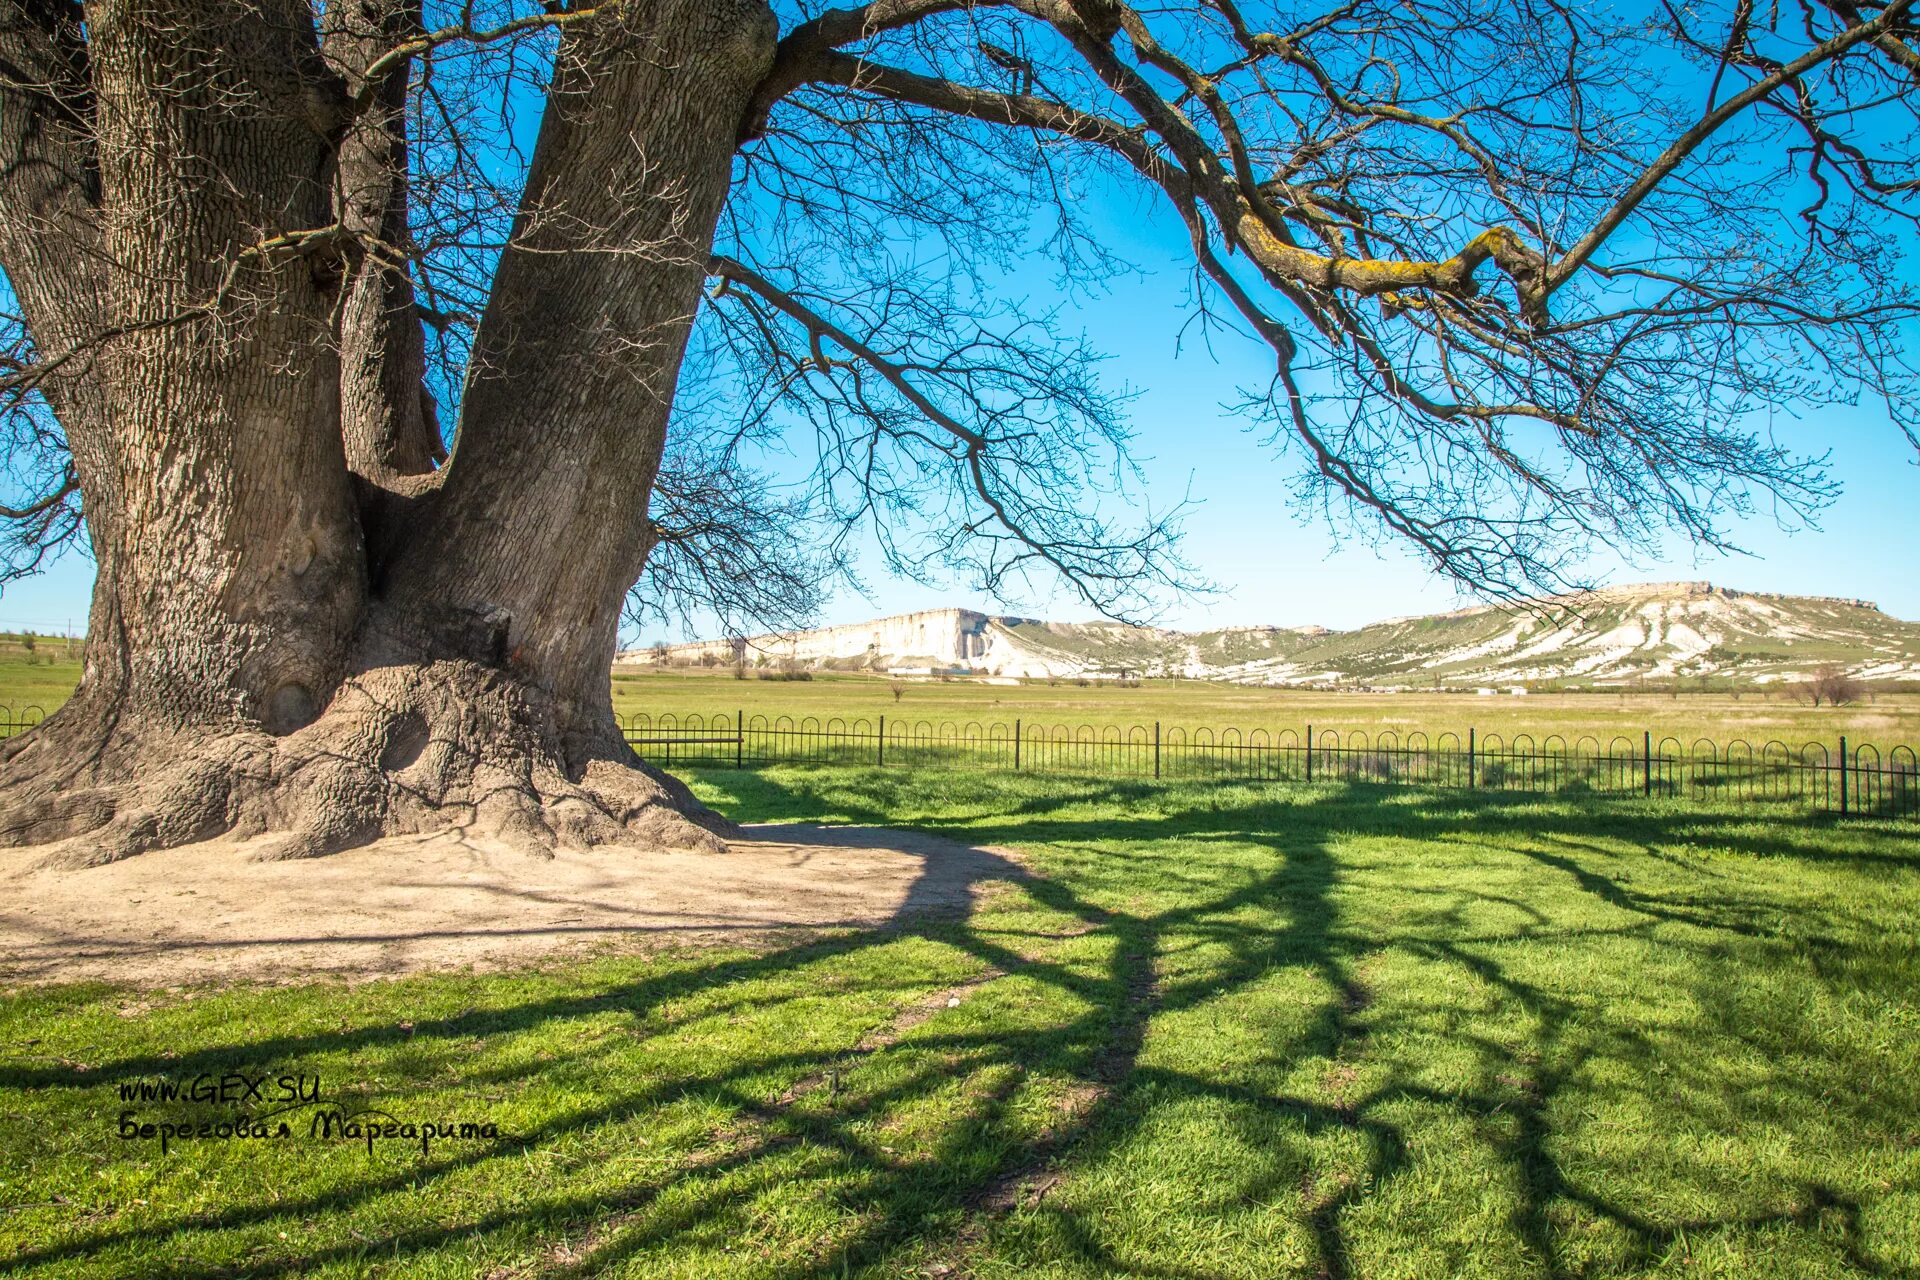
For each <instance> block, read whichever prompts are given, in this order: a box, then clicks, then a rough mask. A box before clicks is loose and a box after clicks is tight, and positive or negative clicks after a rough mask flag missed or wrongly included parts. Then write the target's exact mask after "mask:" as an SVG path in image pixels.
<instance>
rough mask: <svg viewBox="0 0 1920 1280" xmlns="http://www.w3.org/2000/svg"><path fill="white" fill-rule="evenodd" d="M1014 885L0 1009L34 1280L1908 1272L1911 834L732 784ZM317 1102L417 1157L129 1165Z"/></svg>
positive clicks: (1560, 815)
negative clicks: (533, 955) (201, 1134)
mask: <svg viewBox="0 0 1920 1280" xmlns="http://www.w3.org/2000/svg"><path fill="white" fill-rule="evenodd" d="M693 781H694V784H695V786H696V788H697V789H698V790H699V791H700V793H701V794H702V795H703V796H704V797H705V798H707V799H708V800H709V801H711V802H713V803H716V804H718V805H720V806H722V807H723V808H724V809H726V810H727V811H728V812H729V813H731V814H733V815H735V816H736V817H741V818H748V819H809V820H824V821H836V820H850V821H857V822H884V823H892V824H911V825H914V826H917V827H921V828H925V829H929V830H934V831H939V832H943V833H946V834H948V835H951V836H955V837H958V838H960V839H963V840H967V841H971V842H975V843H978V844H982V845H993V846H1005V847H1010V848H1011V849H1013V850H1015V851H1016V853H1015V855H1014V856H1015V857H1016V858H1017V860H1018V862H1019V863H1020V865H1021V866H1022V867H1023V868H1024V869H1025V872H1026V876H1025V878H1024V879H1021V880H1017V881H1015V882H1012V883H1000V884H994V885H989V886H982V889H981V892H980V894H979V895H978V897H977V899H976V902H975V905H974V907H973V909H972V910H971V911H970V912H969V913H968V914H967V915H966V917H965V918H963V919H944V920H942V919H932V918H927V917H909V918H902V919H899V920H898V921H897V922H896V923H895V924H894V925H893V926H892V927H888V928H883V929H877V930H869V931H858V932H838V933H829V934H825V935H821V936H814V937H807V938H793V939H789V940H787V942H786V943H785V944H784V945H780V946H777V947H774V948H772V949H761V950H743V949H735V950H727V951H706V952H696V951H681V952H669V953H661V954H655V955H653V956H651V957H647V956H616V955H609V956H607V957H605V958H602V959H599V960H596V961H592V962H588V963H584V964H574V965H572V966H569V967H551V968H548V969H545V970H539V971H533V972H523V973H512V974H502V975H496V976H472V975H452V976H440V977H418V978H411V979H406V980H401V981H393V982H376V983H361V984H357V985H347V984H344V983H338V982H317V983H307V984H304V985H301V986H296V987H286V988H251V987H237V988H228V989H215V988H200V989H174V990H167V991H161V992H134V991H129V990H121V989H115V988H112V987H106V986H97V985H96V986H85V987H65V988H53V989H16V990H11V991H7V992H5V993H4V995H3V996H0V1045H4V1050H0V1054H3V1055H4V1056H0V1090H3V1091H4V1094H3V1096H0V1107H4V1115H5V1117H6V1119H5V1123H4V1124H0V1257H5V1258H10V1259H11V1268H12V1271H11V1273H12V1274H16V1275H23V1276H37V1277H55V1276H59V1277H95V1276H97V1277H103V1278H106V1277H111V1278H113V1280H121V1278H123V1277H147V1276H152V1277H160V1276H165V1277H209V1278H210V1277H216V1276H249V1277H276V1276H302V1277H308V1276H326V1277H347V1276H355V1277H361V1276H366V1277H371V1276H382V1277H403V1276H404V1277H448V1278H453V1277H459V1278H461V1280H470V1278H472V1277H482V1276H484V1277H490V1278H493V1280H508V1278H509V1277H559V1276H568V1277H572V1276H587V1275H594V1276H623V1277H645V1278H647V1280H664V1278H667V1277H689V1278H698V1280H710V1278H712V1277H769V1278H772V1277H780V1278H783V1280H798V1278H800V1277H822V1278H825V1277H841V1276H859V1277H903V1278H904V1277H929V1276H977V1277H1004V1278H1008V1280H1011V1278H1013V1277H1022V1278H1025V1277H1060V1278H1065V1277H1076V1278H1079V1277H1084V1278H1086V1280H1096V1278H1099V1280H1106V1278H1110V1277H1122V1276H1135V1277H1195V1278H1197V1277H1208V1278H1221V1277H1258V1278H1260V1280H1271V1278H1273V1277H1302V1278H1305V1277H1330V1276H1331V1277H1409V1278H1413V1277H1418V1278H1420V1280H1429V1278H1430V1277H1436V1276H1448V1277H1456V1276H1474V1277H1536V1276H1537V1277H1562V1276H1580V1277H1616V1276H1618V1277H1625V1276H1651V1275H1658V1276H1717V1277H1739V1278H1742V1280H1754V1278H1759V1280H1769V1278H1778V1280H1812V1278H1816V1277H1842V1276H1889V1277H1892V1276H1913V1275H1915V1274H1916V1273H1920V1047H1916V1046H1920V945H1917V944H1916V939H1915V935H1914V930H1913V921H1914V919H1915V918H1916V914H1920V847H1917V846H1916V843H1915V842H1914V840H1913V838H1912V832H1911V828H1905V829H1901V828H1895V827H1892V826H1878V825H1874V824H1863V823H1851V824H1833V823H1815V822H1806V821H1801V822H1795V823H1788V822H1784V821H1776V820H1775V819H1774V818H1773V817H1772V816H1770V815H1768V814H1766V813H1765V812H1762V811H1756V810H1747V811H1742V812H1732V811H1720V812H1701V811H1693V810H1690V811H1682V810H1679V809H1673V808H1668V807H1664V806H1662V805H1661V804H1660V803H1659V802H1654V803H1653V804H1645V805H1643V804H1636V805H1631V806H1627V805H1620V806H1609V805H1605V804H1601V803H1595V802H1587V803H1585V804H1582V803H1577V802H1571V801H1568V802H1561V801H1552V802H1540V801H1535V802H1519V801H1514V800H1504V799H1501V798H1498V797H1490V796H1485V795H1465V794H1457V793H1456V794H1445V795H1439V794H1432V793H1426V792H1421V791H1414V790H1405V791H1395V792H1390V793H1389V792H1381V791H1374V790H1365V789H1359V790H1349V789H1344V788H1339V787H1320V788H1316V789H1297V788H1296V789H1284V788H1263V789H1253V788H1224V787H1214V786H1193V787H1183V786H1167V787H1163V788H1154V787H1144V786H1131V785H1113V784H1105V783H1099V782H1092V781H1071V780H1062V779H1042V778H1035V777H1019V778H1004V777H1000V778H992V779H982V778H977V777H970V776H968V775H965V774H951V775H927V774H922V775H910V774H901V773H897V772H888V773H882V772H879V771H867V770H809V769H796V768H786V769H778V770H769V771H766V772H762V773H732V772H716V773H712V774H708V775H703V776H696V777H695V778H694V779H693ZM233 1071H245V1072H249V1073H271V1074H273V1075H276V1076H278V1075H281V1074H292V1073H296V1072H306V1073H309V1074H312V1073H318V1074H319V1075H320V1077H321V1078H322V1080H323V1082H324V1085H323V1088H324V1092H325V1096H326V1097H327V1098H329V1099H331V1100H333V1101H334V1103H335V1104H336V1105H343V1106H344V1108H345V1109H347V1110H356V1109H359V1108H365V1107H372V1108H378V1109H379V1110H381V1111H383V1112H387V1113H390V1114H392V1115H394V1116H397V1117H419V1118H421V1119H446V1120H452V1121H460V1120H470V1121H486V1122H491V1123H493V1124H495V1125H497V1127H498V1137H497V1138H494V1139H467V1140H443V1141H440V1142H438V1143H435V1144H434V1145H433V1146H432V1148H431V1150H430V1151H428V1152H424V1153H423V1152H422V1151H421V1150H420V1149H419V1147H418V1144H417V1143H410V1142H408V1141H405V1140H380V1141H377V1142H375V1143H373V1144H372V1149H371V1151H369V1150H368V1149H367V1147H366V1146H364V1145H362V1144H359V1143H356V1142H352V1141H338V1140H335V1141H313V1140H307V1139H306V1137H305V1135H306V1133H307V1128H306V1124H307V1122H306V1120H305V1119H304V1118H303V1117H304V1116H305V1115H306V1114H308V1113H307V1112H300V1113H298V1114H296V1116H295V1119H296V1122H297V1125H298V1129H297V1132H298V1134H299V1137H298V1139H297V1140H292V1141H261V1140H247V1141H241V1140H228V1141H220V1140H217V1139H208V1140H187V1141H177V1142H175V1143H174V1144H173V1145H172V1147H171V1149H170V1151H169V1152H168V1153H166V1154H162V1152H161V1150H160V1147H159V1143H158V1142H157V1141H156V1140H152V1139H145V1140H142V1139H129V1140H123V1139H120V1138H118V1137H117V1136H116V1131H117V1126H118V1123H119V1116H120V1113H121V1112H123V1111H127V1110H132V1111H135V1112H137V1113H139V1115H140V1116H141V1117H143V1118H148V1119H156V1120H157V1119H163V1118H169V1117H173V1118H187V1119H194V1120H199V1119H213V1120H218V1119H220V1118H226V1117H230V1116H231V1114H232V1112H231V1110H230V1109H227V1108H223V1107H220V1106H218V1105H215V1104H211V1103H201V1104H184V1103H183V1104H168V1105H160V1104H146V1103H126V1102H122V1101H121V1097H122V1094H121V1090H122V1089H123V1087H128V1086H133V1085H135V1084H137V1082H140V1081H151V1080H154V1079H156V1078H159V1077H166V1078H168V1079H171V1080H176V1081H186V1080H191V1079H192V1078H193V1077H195V1076H196V1075H199V1074H201V1073H210V1074H212V1075H214V1076H219V1075H220V1074H222V1073H226V1072H233Z"/></svg>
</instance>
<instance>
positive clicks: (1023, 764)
mask: <svg viewBox="0 0 1920 1280" xmlns="http://www.w3.org/2000/svg"><path fill="white" fill-rule="evenodd" d="M622 725H623V727H624V728H625V730H626V734H627V740H628V741H629V742H631V743H633V745H634V749H635V750H637V751H639V752H640V754H641V755H643V756H646V757H647V758H649V759H651V760H653V761H655V762H656V763H658V764H660V765H663V766H665V767H668V768H673V767H675V766H701V765H705V766H713V765H730V766H735V767H740V768H753V767H756V766H760V765H769V764H783V763H794V764H803V763H804V764H845V765H871V766H877V767H884V768H901V769H914V768H922V769H939V768H966V769H987V770H1001V771H1006V772H1021V773H1058V774H1080V775H1092V776H1098V777H1109V778H1140V779H1152V778H1160V779H1169V780H1178V779H1219V780H1227V781H1245V782H1301V783H1308V782H1367V783H1387V784H1406V785H1413V786H1426V787H1470V788H1475V789H1482V790H1489V791H1511V792H1527V793H1538V794H1592V795H1612V796H1639V797H1641V798H1647V799H1680V800H1685V799H1701V800H1708V799H1711V800H1723V801H1735V802H1773V803H1780V804H1788V805H1793V806H1796V807H1799V808H1802V809H1807V810H1811V811H1814V812H1823V813H1826V812H1831V813H1839V814H1848V815H1852V814H1860V815H1879V816H1888V817H1907V818H1915V817H1920V769H1916V767H1915V753H1914V749H1913V748H1912V747H1908V746H1897V747H1876V746H1871V745H1862V746H1857V747H1855V746H1849V745H1848V744H1847V740H1846V739H1845V738H1844V737H1843V738H1839V739H1838V740H1837V741H1836V742H1835V743H1834V744H1831V745H1830V744H1828V743H1823V742H1802V743H1798V744H1796V743H1790V742H1783V741H1780V740H1778V739H1774V740H1769V741H1764V742H1750V741H1747V740H1745V739H1735V740H1733V741H1731V742H1718V741H1713V740H1710V739H1706V738H1700V739H1696V740H1692V741H1682V740H1681V739H1678V738H1672V737H1662V738H1656V737H1654V736H1653V735H1652V734H1651V733H1643V734H1640V735H1638V736H1634V737H1628V736H1624V735H1616V736H1613V737H1609V738H1604V739H1603V738H1600V737H1596V736H1593V735H1585V734H1576V735H1572V736H1569V735H1566V734H1560V733H1548V734H1544V735H1538V736H1536V735H1534V734H1528V733H1515V734H1511V735H1508V734H1495V733H1489V734H1481V733H1479V732H1477V731H1476V730H1473V729H1469V730H1467V731H1466V732H1465V733H1464V734H1456V733H1439V734H1431V735H1430V734H1426V733H1418V732H1415V733H1407V734H1401V733H1399V732H1397V731H1395V730H1392V729H1383V730H1379V731H1377V732H1368V731H1366V730H1348V731H1345V732H1342V731H1339V730H1334V729H1315V728H1314V727H1313V726H1312V725H1308V726H1306V727H1305V729H1304V731H1303V732H1302V731H1295V730H1293V729H1279V730H1273V729H1237V728H1227V729H1208V728H1199V729H1188V728H1184V727H1181V726H1173V727H1170V728H1169V727H1163V726H1162V725H1160V724H1157V723H1156V724H1143V725H1131V726H1120V725H1106V726H1095V725H1066V724H1053V723H1043V722H1039V721H1031V720H1025V719H1019V720H1014V721H1012V722H1006V721H992V722H986V721H979V720H965V721H957V720H924V719H916V718H913V717H910V716H901V717H895V716H876V717H874V718H872V719H867V718H864V717H863V718H855V719H843V718H841V717H838V716H832V717H826V718H820V717H815V716H801V717H793V716H772V717H769V716H762V715H746V714H744V713H742V712H735V713H733V714H731V715H728V714H724V713H723V714H720V715H713V716H700V715H684V716H677V715H672V714H662V715H647V714H645V713H637V714H635V715H632V716H629V717H626V718H624V719H623V721H622Z"/></svg>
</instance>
